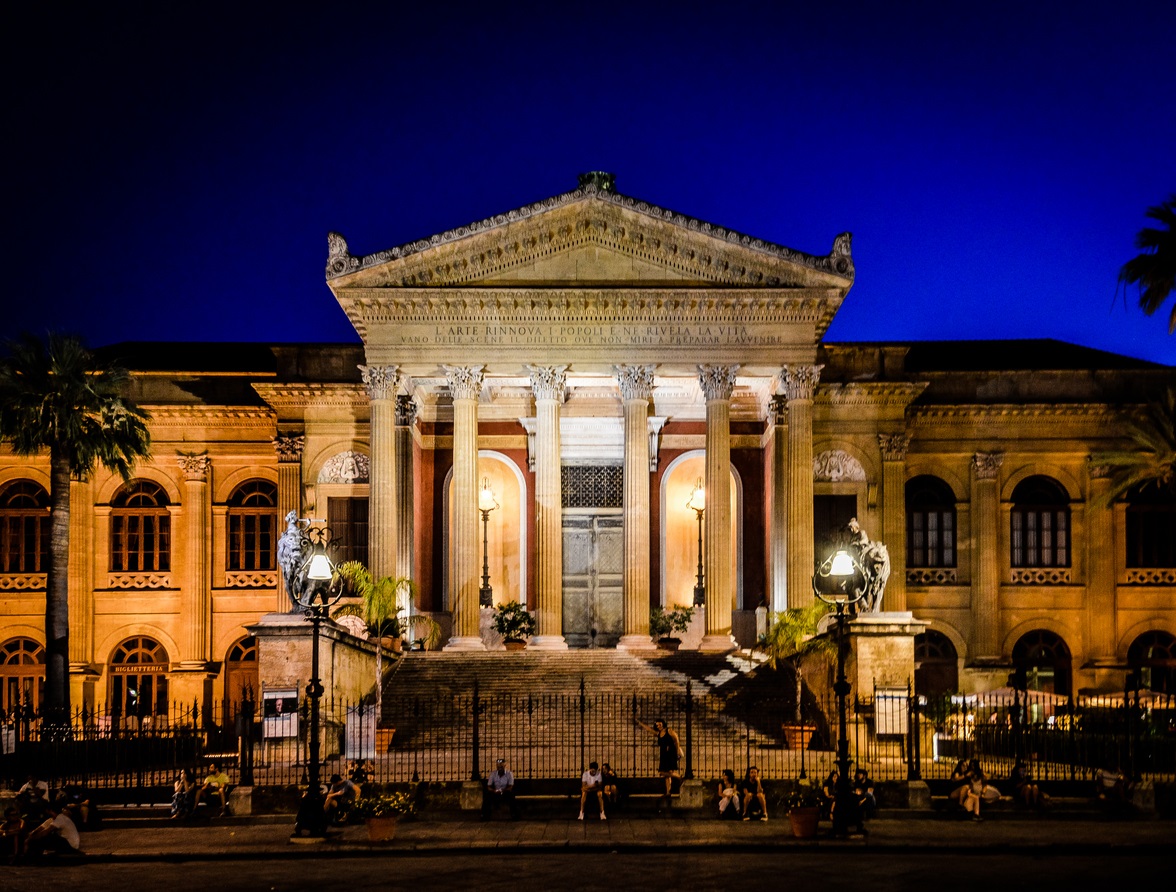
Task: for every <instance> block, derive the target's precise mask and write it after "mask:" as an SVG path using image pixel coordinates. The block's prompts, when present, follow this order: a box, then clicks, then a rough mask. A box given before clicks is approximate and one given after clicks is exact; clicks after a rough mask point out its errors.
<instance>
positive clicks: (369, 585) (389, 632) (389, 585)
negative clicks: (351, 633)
mask: <svg viewBox="0 0 1176 892" xmlns="http://www.w3.org/2000/svg"><path fill="white" fill-rule="evenodd" d="M335 573H336V574H337V575H338V576H339V577H340V578H341V579H343V581H344V582H345V583H346V585H347V588H348V590H349V591H350V592H352V593H353V594H355V595H358V596H359V598H360V599H361V601H362V602H363V603H362V616H363V621H364V622H365V623H367V627H368V632H369V633H370V634H371V635H372V636H373V637H374V638H376V639H378V640H379V643H380V645H381V646H380V647H377V648H376V715H380V712H381V707H382V706H383V687H384V685H383V683H382V682H383V678H384V665H383V656H384V648H387V649H388V650H391V651H394V652H399V651H400V649H401V637H400V635H401V630H402V617H403V616H404V614H406V613H407V612H408V605H409V603H410V602H411V599H412V594H413V588H414V586H413V582H412V580H411V579H409V578H408V577H407V576H382V577H380V578H379V579H373V578H372V574H371V572H370V571H369V570H368V568H367V567H365V566H364V565H363V564H361V563H360V562H359V561H345V562H344V563H342V564H339V566H337V567H336V568H335Z"/></svg>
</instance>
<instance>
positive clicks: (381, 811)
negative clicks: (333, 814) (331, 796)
mask: <svg viewBox="0 0 1176 892" xmlns="http://www.w3.org/2000/svg"><path fill="white" fill-rule="evenodd" d="M351 814H352V815H353V816H354V817H356V818H358V819H360V820H362V821H363V822H364V824H366V825H367V828H368V839H369V840H371V841H372V842H386V841H388V840H390V839H391V838H392V837H393V836H394V835H395V833H396V824H397V823H398V822H399V821H400V819H401V818H403V817H407V816H410V815H413V814H416V803H415V802H414V801H413V798H412V796H411V794H409V793H402V792H383V791H376V792H372V793H369V794H368V795H366V796H361V797H359V798H358V799H356V800H355V803H354V804H353V805H352V806H351Z"/></svg>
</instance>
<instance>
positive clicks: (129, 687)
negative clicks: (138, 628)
mask: <svg viewBox="0 0 1176 892" xmlns="http://www.w3.org/2000/svg"><path fill="white" fill-rule="evenodd" d="M167 664H168V659H167V651H166V650H164V648H163V645H162V644H160V643H159V642H158V641H156V640H155V639H154V638H146V637H143V636H139V637H136V638H128V639H127V640H126V641H124V642H123V643H122V644H120V645H119V646H118V647H116V648H115V649H114V653H113V654H111V656H110V712H111V714H112V715H115V716H128V717H130V716H135V717H137V718H145V717H146V716H151V715H158V716H166V715H167Z"/></svg>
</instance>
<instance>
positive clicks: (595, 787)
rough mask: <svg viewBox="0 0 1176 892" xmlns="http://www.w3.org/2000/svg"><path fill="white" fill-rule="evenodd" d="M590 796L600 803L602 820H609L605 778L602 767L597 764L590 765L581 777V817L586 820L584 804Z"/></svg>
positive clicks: (580, 819)
mask: <svg viewBox="0 0 1176 892" xmlns="http://www.w3.org/2000/svg"><path fill="white" fill-rule="evenodd" d="M589 796H595V797H596V801H597V802H599V803H600V820H602V821H604V820H607V818H606V817H605V814H604V778H603V777H602V776H601V774H600V766H599V765H598V764H597V763H595V762H589V763H588V770H587V771H585V772H584V773H583V775H581V776H580V817H579V818H577V819H576V820H578V821H582V820H584V803H586V802H587V801H588V797H589Z"/></svg>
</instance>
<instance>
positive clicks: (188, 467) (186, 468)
mask: <svg viewBox="0 0 1176 892" xmlns="http://www.w3.org/2000/svg"><path fill="white" fill-rule="evenodd" d="M176 464H178V465H179V466H180V470H181V471H183V472H184V479H185V480H192V481H195V482H198V483H204V482H205V481H206V480H208V469H209V468H211V467H212V459H211V458H209V457H208V453H207V452H200V453H196V452H177V453H176Z"/></svg>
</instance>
